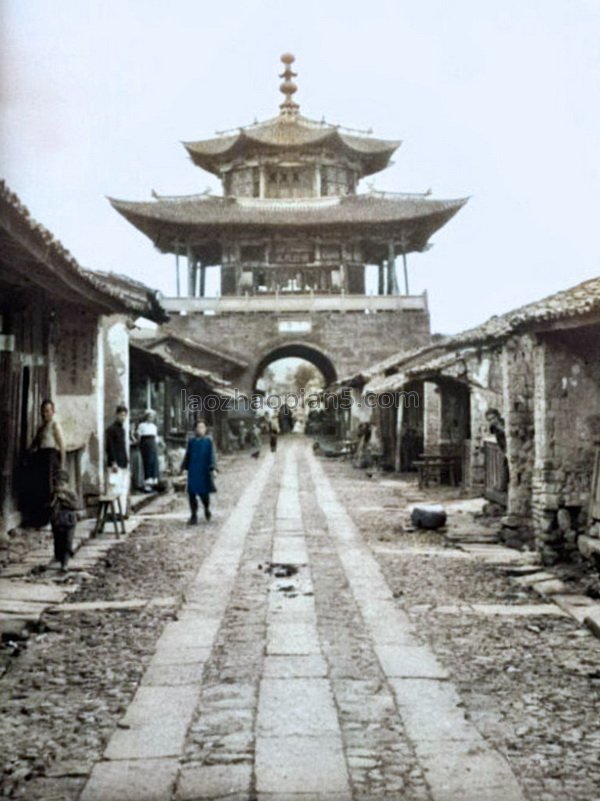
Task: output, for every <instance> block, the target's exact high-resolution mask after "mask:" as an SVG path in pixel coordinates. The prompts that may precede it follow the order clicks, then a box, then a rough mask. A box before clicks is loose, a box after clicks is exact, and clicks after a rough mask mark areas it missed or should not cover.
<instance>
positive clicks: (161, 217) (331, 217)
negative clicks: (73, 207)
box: [110, 194, 466, 250]
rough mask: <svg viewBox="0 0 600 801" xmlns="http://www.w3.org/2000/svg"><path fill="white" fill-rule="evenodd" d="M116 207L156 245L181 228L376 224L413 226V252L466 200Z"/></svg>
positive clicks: (205, 200)
mask: <svg viewBox="0 0 600 801" xmlns="http://www.w3.org/2000/svg"><path fill="white" fill-rule="evenodd" d="M110 202H111V203H112V205H113V206H114V208H115V209H116V210H117V211H118V212H120V213H121V214H122V215H123V216H124V217H125V218H126V219H127V220H129V222H131V223H132V224H133V225H135V226H136V227H137V228H139V229H140V230H141V231H143V232H144V233H145V234H146V235H147V236H149V237H150V238H151V239H152V240H153V241H156V240H158V239H159V238H162V239H163V240H164V239H165V238H168V237H171V238H176V237H177V234H178V231H181V238H182V241H183V240H184V239H185V237H184V236H183V231H182V229H189V227H191V226H193V227H194V228H196V229H197V230H198V229H200V230H201V229H202V228H206V229H207V230H209V229H215V228H221V229H223V228H228V227H240V226H262V227H274V228H278V227H280V226H286V227H306V226H317V225H318V226H325V225H331V226H334V225H337V226H339V225H352V226H360V225H373V224H383V225H386V224H389V225H393V224H398V225H401V224H402V223H409V224H411V225H413V226H415V224H416V226H415V230H414V231H412V241H411V245H412V247H411V250H418V249H420V248H422V247H424V246H425V244H426V242H427V239H429V237H430V236H431V235H432V234H433V233H434V232H435V231H437V230H438V229H439V228H441V227H442V226H443V225H445V223H447V222H448V220H450V219H451V218H452V217H453V216H454V215H455V214H456V213H457V212H458V211H459V210H460V209H461V208H462V206H463V205H464V204H465V203H466V199H457V200H431V199H429V198H426V197H416V196H414V195H410V196H407V197H402V196H398V197H393V198H392V197H381V196H379V195H375V194H372V195H371V194H364V195H350V196H347V197H324V198H298V199H294V200H288V199H285V200H270V199H259V198H240V199H236V198H229V197H227V198H225V197H211V196H209V195H198V196H195V197H189V196H186V197H183V198H181V199H173V198H169V199H166V198H159V199H155V200H153V201H149V202H130V201H124V200H114V199H111V200H110Z"/></svg>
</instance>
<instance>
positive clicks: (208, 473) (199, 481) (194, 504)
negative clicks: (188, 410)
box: [181, 420, 217, 526]
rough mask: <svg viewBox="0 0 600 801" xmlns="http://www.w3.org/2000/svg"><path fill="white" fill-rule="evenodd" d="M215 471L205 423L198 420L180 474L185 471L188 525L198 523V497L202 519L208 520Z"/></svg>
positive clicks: (212, 452)
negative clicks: (202, 513) (189, 513)
mask: <svg viewBox="0 0 600 801" xmlns="http://www.w3.org/2000/svg"><path fill="white" fill-rule="evenodd" d="M216 469H217V464H216V454H215V446H214V444H213V441H212V439H211V438H210V437H209V436H208V434H207V428H206V423H205V422H204V420H198V422H197V423H196V428H195V436H194V437H193V438H192V439H190V440H189V441H188V444H187V449H186V452H185V457H184V459H183V463H182V465H181V470H182V472H183V471H184V470H187V474H188V477H187V491H188V497H189V501H190V512H191V516H190V519H189V521H188V524H189V525H192V526H194V525H196V523H197V522H198V497H200V500H201V501H202V506H203V507H204V517H205V518H206V520H210V518H211V517H212V514H211V511H210V496H211V493H213V492H216V491H217V488H216V487H215V482H214V478H213V475H214V472H215V471H216Z"/></svg>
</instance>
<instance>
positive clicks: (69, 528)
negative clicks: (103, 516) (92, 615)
mask: <svg viewBox="0 0 600 801" xmlns="http://www.w3.org/2000/svg"><path fill="white" fill-rule="evenodd" d="M40 412H41V415H42V423H41V425H40V427H39V428H38V430H37V432H36V434H35V437H34V438H33V442H32V443H31V447H30V450H29V460H28V464H27V466H28V468H29V469H28V474H29V475H28V479H29V480H28V482H27V504H26V506H27V513H28V522H29V523H30V524H31V525H33V526H35V527H37V528H40V527H43V526H46V525H47V524H48V522H50V524H51V526H52V536H53V540H54V559H55V561H57V562H58V563H59V564H60V567H61V570H66V569H67V564H68V562H69V558H70V557H71V556H72V555H73V536H74V533H75V526H76V523H77V508H78V506H79V500H78V498H77V495H76V494H75V493H74V492H73V491H72V490H71V489H70V488H69V474H68V472H67V471H66V470H65V467H66V447H65V438H64V435H63V432H62V429H61V427H60V424H59V423H58V421H57V420H56V419H55V417H54V415H55V407H54V403H53V402H52V401H51V400H49V399H46V400H44V401H43V402H42V405H41V407H40Z"/></svg>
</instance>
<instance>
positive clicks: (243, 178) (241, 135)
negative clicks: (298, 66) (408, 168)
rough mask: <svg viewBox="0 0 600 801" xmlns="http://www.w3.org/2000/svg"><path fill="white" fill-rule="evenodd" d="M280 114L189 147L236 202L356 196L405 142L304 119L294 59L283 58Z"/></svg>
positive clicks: (204, 167)
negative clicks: (296, 98) (361, 184)
mask: <svg viewBox="0 0 600 801" xmlns="http://www.w3.org/2000/svg"><path fill="white" fill-rule="evenodd" d="M281 60H282V61H283V63H284V67H285V69H284V72H283V74H282V75H281V76H280V77H282V78H283V79H284V80H283V83H282V84H281V86H280V89H281V91H282V92H283V94H284V96H285V99H284V101H283V103H282V104H281V106H280V113H279V115H278V116H277V117H273V118H272V119H270V120H266V121H265V122H257V123H254V124H252V125H247V126H243V127H241V128H239V129H237V130H236V131H235V132H231V133H227V134H221V135H220V136H217V137H215V138H212V139H202V140H199V141H197V142H184V146H185V147H186V149H187V151H188V153H189V155H190V157H191V159H192V161H193V162H194V164H196V165H197V166H198V167H202V169H204V170H207V171H208V172H211V173H213V174H214V175H216V176H218V177H219V178H220V179H221V181H222V184H223V194H224V195H225V196H233V197H255V198H309V197H327V196H340V195H353V194H355V193H356V187H357V185H358V182H359V180H360V179H361V178H364V177H365V176H366V175H372V174H373V173H376V172H379V171H380V170H383V169H384V168H385V167H387V166H388V164H389V161H390V158H391V156H392V154H393V153H394V151H395V150H396V149H397V148H398V147H399V145H400V144H401V142H400V141H390V140H384V139H375V138H374V137H372V136H370V135H368V134H359V133H358V132H353V133H350V132H349V131H346V130H345V129H342V128H341V127H340V126H339V125H331V124H329V123H326V122H325V121H322V122H316V121H315V120H310V119H308V118H307V117H304V116H302V115H301V114H300V109H299V106H298V104H297V103H296V102H294V100H293V99H292V95H293V94H294V93H295V92H296V88H297V87H296V84H295V83H294V82H293V80H292V79H293V78H294V77H296V73H294V72H293V71H292V69H291V65H292V63H293V61H294V56H292V55H290V54H285V55H283V56H282V57H281Z"/></svg>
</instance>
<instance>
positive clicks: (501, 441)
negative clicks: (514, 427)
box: [485, 409, 510, 491]
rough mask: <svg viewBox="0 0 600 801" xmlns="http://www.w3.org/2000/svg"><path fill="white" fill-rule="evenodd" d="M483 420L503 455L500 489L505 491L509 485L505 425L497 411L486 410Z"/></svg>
mask: <svg viewBox="0 0 600 801" xmlns="http://www.w3.org/2000/svg"><path fill="white" fill-rule="evenodd" d="M485 419H486V420H487V421H488V423H489V425H490V434H493V435H494V436H495V437H496V444H497V445H498V447H499V448H500V450H501V451H502V453H503V454H504V461H503V463H502V467H503V475H502V479H501V482H500V489H501V490H503V491H505V490H506V489H508V485H509V483H510V469H509V466H508V457H507V455H506V423H505V421H504V418H503V417H502V416H501V414H500V412H499V411H498V409H488V410H487V412H486V413H485Z"/></svg>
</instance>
